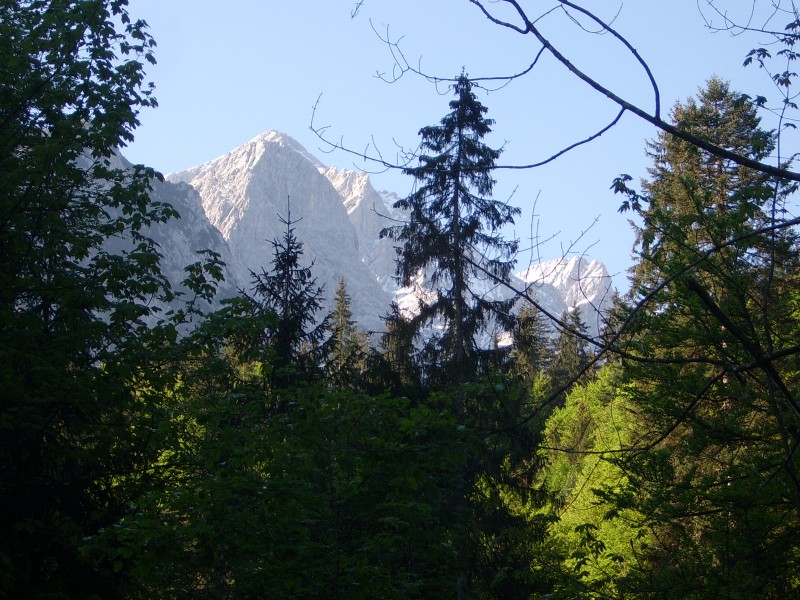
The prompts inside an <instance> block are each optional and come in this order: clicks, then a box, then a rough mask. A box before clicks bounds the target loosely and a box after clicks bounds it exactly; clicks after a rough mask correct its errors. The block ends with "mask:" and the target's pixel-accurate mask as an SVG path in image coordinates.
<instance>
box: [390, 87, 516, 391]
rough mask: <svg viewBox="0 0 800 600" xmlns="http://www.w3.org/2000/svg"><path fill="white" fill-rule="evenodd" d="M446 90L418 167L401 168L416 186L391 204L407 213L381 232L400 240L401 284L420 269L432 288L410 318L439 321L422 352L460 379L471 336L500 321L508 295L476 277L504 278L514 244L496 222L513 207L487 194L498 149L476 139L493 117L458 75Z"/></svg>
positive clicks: (444, 374)
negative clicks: (498, 296)
mask: <svg viewBox="0 0 800 600" xmlns="http://www.w3.org/2000/svg"><path fill="white" fill-rule="evenodd" d="M453 90H454V92H455V96H456V98H455V100H452V101H451V102H450V109H451V111H450V112H449V113H448V114H447V115H446V116H445V117H444V118H443V119H442V120H441V122H440V124H439V125H431V126H428V127H423V128H422V129H421V130H420V132H419V133H420V136H421V137H422V142H421V144H420V148H421V155H420V156H419V159H418V162H419V164H418V166H416V167H412V168H408V169H406V171H405V172H406V173H407V174H409V175H411V176H412V177H413V178H414V179H415V180H416V183H417V187H416V190H415V191H414V192H413V193H412V194H411V195H409V196H408V197H407V198H404V199H402V200H399V201H398V202H396V203H395V208H401V209H404V210H406V211H407V212H408V221H407V222H406V223H405V224H403V225H397V226H394V227H389V228H387V229H384V230H383V231H382V232H381V236H382V237H383V236H388V237H389V238H391V239H392V240H395V241H397V242H401V245H400V246H399V247H398V249H397V251H398V260H397V272H396V274H397V278H398V280H399V281H400V283H402V284H403V285H410V284H411V282H412V281H413V280H414V279H415V278H416V277H418V276H419V274H420V273H421V272H422V273H424V274H425V277H426V279H427V281H428V282H429V284H430V285H431V286H432V287H433V289H434V294H435V295H434V298H433V299H432V300H431V301H430V302H423V303H421V304H420V306H419V312H418V314H417V316H416V317H414V319H413V321H412V323H413V326H414V328H415V330H416V331H417V332H419V331H420V330H421V329H422V328H423V327H424V326H425V325H430V324H431V323H432V322H434V321H436V320H440V321H441V322H443V324H444V328H443V331H442V334H441V335H440V336H436V337H435V338H434V342H433V344H432V345H430V346H429V348H428V349H429V350H430V351H429V352H428V354H427V357H428V359H429V361H430V362H432V363H433V365H432V370H433V372H435V373H437V375H438V377H439V378H441V379H442V380H444V381H450V382H464V381H467V380H469V379H470V377H471V374H473V373H475V372H476V369H477V365H478V362H479V361H478V356H479V350H478V347H477V344H476V336H477V335H478V334H480V333H481V332H482V331H483V329H484V327H485V326H486V324H487V322H488V321H489V320H490V319H492V318H494V319H497V321H498V322H499V323H501V324H502V325H504V326H506V327H508V326H509V325H510V322H511V319H510V317H509V311H510V308H511V304H512V301H510V300H509V301H500V300H489V299H487V298H486V296H485V293H484V291H483V290H481V289H479V288H478V285H476V284H477V280H480V279H487V278H493V279H494V280H495V281H497V280H500V281H504V280H506V279H507V278H508V276H509V274H510V272H511V269H512V267H513V264H514V255H515V253H516V251H517V243H516V241H506V240H504V239H503V238H502V237H501V234H500V229H501V228H502V227H503V226H505V225H507V224H509V223H513V222H514V216H515V215H517V214H519V209H517V208H514V207H511V206H509V205H508V204H506V203H503V202H499V201H497V200H493V199H492V198H491V193H492V189H493V187H494V183H495V181H494V179H492V170H493V169H494V166H495V161H496V160H497V158H498V157H499V156H500V151H499V150H494V149H492V148H490V147H489V146H487V145H486V144H484V143H483V142H482V140H483V138H484V137H485V136H486V135H487V134H488V133H489V132H490V131H491V126H492V124H493V121H492V120H491V119H488V118H486V116H485V115H486V112H487V109H486V107H484V106H483V105H482V104H481V103H480V102H479V101H478V98H477V97H476V95H475V93H474V91H473V83H472V82H471V81H470V80H469V78H468V77H467V76H466V75H464V74H462V75H461V76H460V77H458V78H457V80H456V82H455V84H454V86H453Z"/></svg>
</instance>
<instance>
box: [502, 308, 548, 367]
mask: <svg viewBox="0 0 800 600" xmlns="http://www.w3.org/2000/svg"><path fill="white" fill-rule="evenodd" d="M548 334H549V332H548V330H547V326H546V325H545V324H544V322H543V321H542V316H541V313H540V312H539V311H538V310H537V309H536V308H534V307H532V306H527V305H526V306H523V307H522V308H521V309H520V311H519V313H518V314H517V319H516V323H515V326H514V348H513V350H512V351H511V359H512V361H513V363H512V370H513V371H514V373H515V374H516V375H518V376H519V377H522V378H523V379H526V380H529V381H530V380H532V379H533V378H534V377H535V376H536V375H537V374H538V373H542V372H544V371H546V370H547V368H548V366H549V365H550V360H551V356H550V355H551V354H552V350H553V349H552V344H551V342H550V337H549V335H548Z"/></svg>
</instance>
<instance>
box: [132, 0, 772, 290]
mask: <svg viewBox="0 0 800 600" xmlns="http://www.w3.org/2000/svg"><path fill="white" fill-rule="evenodd" d="M525 4H529V5H531V6H533V5H540V6H543V5H547V2H527V3H525ZM584 4H585V5H586V6H587V7H589V8H595V9H596V10H597V11H598V14H599V15H600V16H602V17H604V18H606V19H611V18H614V16H615V15H617V16H616V19H615V21H614V26H615V27H616V28H617V29H618V30H619V31H620V32H621V33H623V34H624V35H626V37H627V38H628V40H629V41H630V42H631V43H632V44H633V45H634V46H635V47H636V49H637V50H638V51H639V52H640V54H641V55H642V56H643V58H644V59H645V60H647V61H648V63H649V64H650V66H651V68H652V70H653V72H654V74H655V76H656V78H657V80H658V82H659V84H660V88H661V94H662V110H663V112H664V113H667V111H668V109H669V108H670V107H671V106H672V105H673V104H674V102H675V101H676V100H682V99H685V98H687V97H688V96H691V95H694V94H695V93H696V91H697V89H698V87H700V86H702V85H703V83H704V82H705V80H707V79H708V78H709V77H711V76H712V75H719V76H721V77H724V78H726V79H728V80H730V81H731V83H732V87H733V88H734V89H737V90H740V91H744V92H748V93H751V94H755V93H761V94H766V93H767V92H768V91H769V82H768V80H766V79H765V77H764V74H763V73H759V72H758V70H757V69H755V68H752V67H751V68H748V69H744V68H743V67H742V61H743V58H744V55H745V53H746V52H747V50H748V49H750V48H751V47H753V46H754V45H757V44H758V43H759V41H760V40H757V39H754V38H745V37H739V38H733V37H731V36H729V35H727V34H724V33H711V32H709V31H708V29H707V28H705V26H704V22H703V20H702V18H701V16H700V14H699V13H698V9H697V1H696V0H670V1H665V0H628V1H627V2H625V3H619V2H613V1H610V0H588V1H587V2H585V3H584ZM723 4H724V3H723ZM745 4H750V3H749V2H741V0H727V5H728V6H729V7H733V8H732V10H742V9H743V8H744V7H743V6H742V5H745ZM355 5H356V2H355V0H291V1H287V0H231V1H230V2H225V3H222V2H219V1H214V0H131V7H130V9H131V12H132V13H133V14H134V16H136V17H138V18H143V19H144V20H146V21H147V22H148V23H149V24H150V28H151V33H152V34H153V36H154V37H155V39H156V41H157V43H158V48H157V53H156V57H157V59H158V65H157V66H155V67H152V68H150V70H149V77H150V79H151V80H152V81H154V82H155V84H156V88H157V97H158V100H159V104H160V106H159V107H158V108H157V109H155V110H149V111H147V112H145V113H143V114H142V115H141V122H142V125H141V127H140V128H139V129H138V130H137V133H136V141H135V142H134V143H133V144H132V145H131V146H130V147H128V148H126V149H125V150H124V154H125V155H126V156H127V157H128V158H129V159H130V160H133V161H134V162H143V163H146V164H148V165H150V166H153V167H155V168H157V169H159V170H161V171H162V172H164V173H168V172H172V171H177V170H180V169H183V168H186V167H189V166H192V165H195V164H198V163H201V162H205V161H207V160H210V159H213V158H215V157H217V156H219V155H221V154H224V153H225V152H227V151H229V150H231V149H233V148H235V147H236V146H238V145H240V144H242V143H244V142H246V141H247V140H249V139H251V138H252V137H254V136H256V135H257V134H259V133H261V132H262V131H265V130H267V129H276V130H279V131H283V132H285V133H287V134H289V135H291V136H292V137H294V138H295V139H297V140H298V141H299V142H300V143H301V144H303V145H304V146H305V147H306V148H307V149H308V150H309V151H310V152H312V153H313V154H315V155H317V156H318V157H319V158H320V160H321V161H322V162H324V163H326V164H328V165H336V166H339V167H344V168H359V167H366V168H370V166H369V165H365V164H364V163H359V162H358V161H354V158H353V157H351V156H348V155H345V154H343V153H340V152H336V153H331V154H326V153H325V152H324V151H323V150H322V148H324V144H322V143H321V142H320V140H319V139H318V138H317V137H316V136H315V134H314V133H313V132H312V131H310V129H309V125H310V123H311V118H312V106H313V105H314V104H315V102H317V99H318V98H319V105H318V111H317V117H316V120H317V121H316V122H317V124H318V125H328V126H330V128H329V130H328V135H329V136H330V137H331V138H332V139H336V140H339V139H342V140H343V141H344V143H345V145H348V146H351V147H353V148H356V149H359V150H361V149H364V148H366V147H367V146H368V145H370V146H371V145H372V144H373V142H374V143H376V144H377V146H378V147H379V148H380V150H381V151H382V152H383V154H384V156H386V157H388V158H394V156H395V152H396V150H395V149H396V144H401V145H403V146H405V147H413V146H415V145H416V143H417V141H418V135H417V132H418V131H419V129H420V128H421V127H423V126H425V125H429V124H434V123H436V122H438V120H439V119H440V118H441V117H442V116H443V115H444V114H445V113H446V112H447V110H448V108H447V103H448V102H449V100H450V96H449V95H442V94H441V93H440V92H442V91H446V90H439V91H437V89H436V87H435V86H433V85H432V84H430V83H428V82H426V81H424V80H422V79H420V78H418V77H416V76H413V75H407V76H405V77H403V78H402V79H401V80H400V81H398V82H396V83H393V84H388V83H384V82H383V81H381V80H380V79H378V78H377V77H375V74H376V73H377V72H385V73H388V74H391V72H392V68H393V60H392V57H391V55H390V52H389V49H388V47H387V46H386V45H385V44H384V43H382V42H381V41H380V39H379V38H378V36H377V35H376V33H375V31H374V30H373V28H374V29H375V30H378V31H379V32H381V33H383V34H385V33H386V31H387V27H388V31H389V34H390V35H391V36H393V37H394V38H397V37H402V45H401V47H402V49H403V51H404V52H405V56H406V58H407V59H408V60H409V61H410V62H412V63H413V64H414V65H421V66H422V68H423V69H424V70H425V71H427V72H430V73H432V74H436V75H442V76H454V75H457V74H458V73H460V72H461V70H462V68H463V69H465V70H466V72H467V73H468V74H469V75H470V76H472V77H483V76H489V75H501V74H508V73H512V72H515V71H518V70H521V69H522V68H524V67H525V66H527V64H528V63H529V62H530V61H531V60H532V57H533V55H534V53H535V51H536V49H537V48H536V46H535V44H534V43H533V40H530V39H527V38H522V37H521V36H519V35H518V34H515V33H512V32H510V31H508V30H504V29H501V28H498V27H497V26H494V25H492V24H490V23H489V22H488V21H487V20H486V19H485V18H484V17H483V16H482V14H481V13H480V12H479V11H478V9H477V8H476V7H474V6H473V5H471V4H470V3H469V2H468V1H467V0H402V1H400V0H366V1H365V2H364V4H363V7H362V8H361V11H360V13H359V15H358V16H357V17H356V18H351V10H352V9H353V8H354V7H355ZM618 11H619V13H618V14H617V12H618ZM540 24H541V25H542V27H543V29H544V30H545V31H546V32H548V34H549V35H551V36H552V40H553V42H554V43H555V44H556V45H557V46H558V47H560V48H561V49H562V51H563V52H565V53H566V54H567V55H569V56H570V57H571V59H573V61H574V62H575V63H576V64H577V65H578V66H580V67H581V68H582V69H585V70H586V71H588V72H589V73H590V74H592V75H594V76H595V77H597V78H599V79H600V80H601V81H602V82H603V83H604V84H605V85H606V86H608V87H610V88H612V89H614V90H616V91H618V93H619V94H620V95H622V96H624V97H625V98H626V99H629V100H631V101H634V102H637V103H640V104H641V105H643V107H646V108H648V109H649V108H652V92H651V90H650V88H649V86H648V82H647V80H646V78H645V76H644V73H643V72H642V70H641V69H639V68H638V67H637V66H636V65H635V64H634V63H633V62H632V60H631V59H630V57H629V56H626V55H625V54H624V53H621V52H620V51H619V46H618V44H614V43H613V40H612V39H611V38H610V36H607V35H605V36H598V35H593V34H590V33H585V32H584V31H582V30H581V29H580V28H578V27H576V26H575V24H574V23H572V22H570V21H568V20H567V19H565V18H564V17H563V14H560V13H559V14H553V15H551V16H550V17H547V18H546V19H544V20H543V21H542V22H541V23H540ZM479 98H480V100H481V101H482V102H483V103H484V104H485V105H486V106H487V107H488V108H489V116H490V117H491V118H494V119H495V121H496V126H495V130H494V132H493V134H492V135H491V137H490V138H488V139H487V142H488V143H489V144H490V145H491V146H493V147H498V146H501V145H503V144H505V151H504V153H503V155H502V157H501V161H500V162H501V163H504V164H505V163H508V164H519V163H530V162H535V161H538V160H541V159H543V158H546V157H547V156H549V155H550V154H552V153H553V152H556V151H558V150H559V149H560V148H562V147H564V146H566V145H569V144H571V143H573V142H575V141H577V140H579V139H582V138H583V137H585V136H587V135H589V134H591V133H592V132H593V131H594V130H596V129H598V128H600V127H602V126H603V125H604V124H605V123H607V122H608V121H610V120H611V119H612V118H613V117H614V115H615V114H616V112H617V110H618V109H617V107H616V106H615V105H613V104H611V103H610V102H609V101H607V100H605V99H604V98H602V97H600V96H599V95H598V94H597V93H596V92H594V91H592V90H591V89H589V88H588V87H587V86H586V85H585V84H583V83H581V82H579V81H577V80H576V79H575V78H574V77H572V76H571V75H569V74H568V73H566V71H565V70H564V68H563V67H561V66H560V65H558V64H556V62H555V61H554V60H553V59H552V58H551V57H549V56H544V57H543V58H542V59H541V61H540V64H539V65H538V66H537V67H536V69H535V70H534V71H533V72H532V73H531V74H530V75H528V76H527V77H526V78H525V79H524V80H522V81H518V82H516V83H512V84H510V85H508V86H507V87H505V88H503V89H501V90H498V91H493V92H491V93H482V92H481V93H480V94H479ZM765 124H766V125H769V123H765ZM655 135H656V131H655V130H654V129H653V128H652V127H651V126H649V125H647V124H646V123H643V122H641V121H639V120H638V119H637V118H636V117H634V116H632V115H626V116H625V117H624V118H623V121H622V123H621V124H620V126H619V127H617V128H616V129H615V130H614V131H612V132H609V133H607V134H605V135H604V136H603V137H602V138H601V139H599V140H597V141H595V142H592V143H591V144H589V145H586V146H583V147H582V148H580V149H578V150H575V151H572V152H571V153H569V154H568V155H566V156H564V157H562V158H560V159H558V160H557V161H556V162H554V163H552V164H550V165H548V166H546V167H541V168H538V169H534V170H529V171H512V170H501V171H498V172H497V175H496V178H497V180H498V184H497V187H496V190H495V192H496V193H495V197H496V198H497V199H506V198H509V197H510V198H511V202H512V203H513V204H516V205H517V206H520V207H521V208H522V209H523V216H522V217H521V218H520V219H519V220H518V222H517V227H516V230H515V233H516V235H517V236H518V237H520V238H521V239H522V246H523V247H526V246H529V245H530V244H529V243H528V241H527V239H528V238H529V237H530V232H531V231H532V230H534V231H537V232H538V236H539V237H540V239H547V238H552V239H551V240H550V241H548V242H547V243H545V244H543V245H541V247H540V249H539V250H538V253H537V254H538V255H540V256H541V258H542V259H548V258H555V257H558V256H559V255H561V254H562V253H564V252H566V251H567V250H568V249H569V251H570V252H572V253H575V252H577V253H586V254H587V255H588V256H590V257H592V258H598V259H600V260H602V261H604V262H605V263H606V265H607V267H608V268H609V271H610V272H611V273H612V274H613V275H615V281H616V282H617V285H618V286H619V287H622V288H624V287H626V285H625V275H624V272H625V269H627V267H628V266H629V265H630V254H631V247H632V243H633V233H632V231H631V228H630V226H629V225H628V223H627V221H626V218H627V217H625V216H621V215H619V214H618V213H617V212H616V209H617V207H618V206H619V200H620V198H618V197H615V196H614V195H613V194H612V193H611V192H610V191H609V186H610V185H611V181H612V179H613V178H614V177H615V176H617V175H618V174H620V173H630V174H631V175H633V176H634V177H635V178H639V177H641V176H644V175H645V170H646V168H647V166H648V160H647V159H646V157H645V156H644V146H645V141H646V140H647V139H651V138H653V137H654V136H655ZM370 151H371V149H370ZM373 182H374V184H375V186H376V187H377V188H378V189H389V190H391V191H395V192H397V193H398V194H401V195H403V194H405V193H407V192H408V191H409V189H410V185H411V180H410V179H409V178H408V177H405V176H403V175H401V174H399V173H396V172H395V173H384V174H376V175H375V176H374V177H373ZM512 192H513V197H512ZM537 197H538V201H537V200H536V199H537ZM587 230H588V231H587ZM583 232H585V233H583ZM534 259H535V257H534ZM527 260H528V256H527V255H523V256H522V257H521V264H519V268H524V267H525V266H526V265H525V263H526V262H527Z"/></svg>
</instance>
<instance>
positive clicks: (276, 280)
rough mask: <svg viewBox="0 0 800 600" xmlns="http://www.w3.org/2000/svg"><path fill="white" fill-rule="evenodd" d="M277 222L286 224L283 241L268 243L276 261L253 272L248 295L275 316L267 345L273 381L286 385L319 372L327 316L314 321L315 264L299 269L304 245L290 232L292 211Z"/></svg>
mask: <svg viewBox="0 0 800 600" xmlns="http://www.w3.org/2000/svg"><path fill="white" fill-rule="evenodd" d="M280 221H281V223H283V224H284V225H285V226H286V230H285V231H284V234H283V239H282V240H278V239H275V240H273V241H272V246H273V250H274V253H275V254H274V258H273V259H272V269H271V271H270V272H269V273H267V272H266V271H265V270H264V269H262V270H261V273H254V272H251V275H252V278H253V281H252V294H248V295H247V297H248V298H249V300H250V301H251V303H252V304H253V306H254V307H255V308H256V310H258V311H265V310H269V311H272V312H274V314H275V317H276V320H275V325H274V327H272V328H268V330H267V331H265V336H266V339H265V340H264V341H265V344H266V345H267V346H269V347H270V348H271V349H272V350H273V352H274V359H273V365H272V382H273V385H275V386H276V387H278V388H280V387H285V386H286V385H287V384H288V383H289V382H290V381H294V380H295V379H296V378H297V377H298V376H302V377H306V376H312V375H314V374H315V373H318V372H319V369H320V366H321V364H322V362H323V358H324V356H325V354H326V352H327V347H328V340H327V339H326V333H327V331H328V321H329V316H327V315H326V316H325V317H323V318H322V319H319V320H318V317H317V314H318V313H319V311H321V310H322V292H323V290H322V287H321V286H317V280H316V278H315V277H313V275H312V271H311V268H312V267H313V265H314V263H313V261H312V262H311V265H310V266H308V267H305V266H303V265H302V262H301V261H302V257H303V243H302V242H301V241H300V240H298V239H297V237H296V236H295V234H294V225H295V224H296V223H297V222H298V221H293V220H292V218H291V211H289V214H288V216H287V217H286V218H285V219H284V218H283V217H280Z"/></svg>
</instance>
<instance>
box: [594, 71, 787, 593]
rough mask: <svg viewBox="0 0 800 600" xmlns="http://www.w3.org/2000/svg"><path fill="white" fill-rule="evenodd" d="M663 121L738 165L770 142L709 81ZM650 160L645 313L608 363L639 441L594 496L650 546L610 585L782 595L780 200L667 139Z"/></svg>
mask: <svg viewBox="0 0 800 600" xmlns="http://www.w3.org/2000/svg"><path fill="white" fill-rule="evenodd" d="M673 118H674V119H675V124H676V126H679V127H683V128H687V129H688V130H690V131H692V132H693V133H695V134H697V135H701V136H703V137H708V138H709V139H712V140H713V141H714V143H715V144H717V145H719V146H721V147H724V148H726V149H729V150H731V151H734V152H737V153H739V154H742V155H745V156H748V157H752V158H762V157H765V156H767V154H768V153H769V152H770V150H771V149H772V148H773V145H774V141H775V138H774V135H773V134H772V133H771V132H765V131H764V130H762V129H761V128H760V126H759V121H758V118H757V116H756V112H755V108H754V106H753V105H752V103H751V101H750V100H749V99H748V98H746V97H744V96H742V95H740V94H736V93H734V92H732V91H731V90H729V88H728V86H727V84H725V83H724V82H721V81H719V80H716V79H712V80H711V81H710V82H709V83H708V85H707V86H706V88H705V89H703V90H702V91H701V93H700V95H699V97H698V99H697V100H690V101H688V102H686V103H683V104H680V105H678V106H677V107H676V108H675V110H674V111H673ZM651 149H652V150H653V159H654V167H653V169H652V170H651V178H650V179H649V180H648V181H646V182H645V185H644V188H645V190H646V194H645V196H644V197H643V200H644V202H645V204H646V208H645V209H644V210H643V214H644V216H645V221H644V225H643V227H642V229H641V230H640V232H639V240H638V247H637V249H638V250H639V254H640V262H639V264H638V265H636V267H635V269H634V271H633V278H634V283H635V284H636V287H635V288H634V290H633V291H632V294H633V296H634V300H637V301H638V300H639V299H641V298H642V297H643V296H644V295H645V294H648V296H647V297H648V299H649V301H648V302H646V303H645V304H643V305H639V306H636V304H634V303H632V302H629V303H628V308H629V311H630V310H634V311H635V312H633V313H630V312H629V313H628V323H629V330H628V332H629V333H630V334H632V335H631V336H630V337H629V338H628V339H626V340H625V342H626V345H625V347H626V352H627V354H628V358H626V359H624V360H623V364H624V366H625V369H624V376H625V380H626V381H625V382H624V385H626V386H627V389H628V390H629V391H630V393H631V400H632V402H633V410H634V411H635V412H636V414H637V415H638V419H639V427H638V429H639V432H640V433H639V435H640V439H639V441H638V442H637V443H636V446H637V451H636V452H632V453H631V454H630V455H627V456H622V457H619V458H618V459H617V460H618V462H619V463H620V464H621V466H622V467H623V468H624V470H625V472H626V475H627V477H628V481H629V482H630V483H631V487H630V488H628V489H627V490H613V488H612V487H611V486H609V487H608V489H606V490H605V493H606V498H613V501H614V503H615V505H616V507H617V509H624V508H633V509H635V510H637V511H638V512H639V514H640V515H641V519H640V521H639V523H638V525H639V526H641V527H642V528H643V529H646V530H647V531H650V532H652V533H653V540H654V541H653V543H652V545H651V546H650V548H649V550H648V552H647V554H646V555H642V556H640V557H638V560H639V562H638V563H637V564H636V566H635V568H633V569H631V571H630V572H629V575H628V577H627V578H626V579H625V580H624V581H623V582H621V583H622V585H623V586H624V587H625V588H627V589H628V590H630V591H631V593H632V594H633V595H638V594H640V593H641V592H642V590H644V589H647V590H648V592H649V593H650V594H656V595H659V596H660V597H681V598H689V597H710V596H715V597H730V596H736V597H739V598H779V597H790V596H793V595H797V593H798V588H799V586H798V582H797V578H796V576H795V573H797V569H798V559H797V557H798V556H800V546H798V543H797V539H798V532H799V531H800V477H798V473H799V472H800V471H798V469H800V458H799V457H798V453H797V452H796V449H797V447H798V445H800V435H798V431H799V430H800V427H799V424H800V404H798V398H797V380H798V372H800V364H798V361H797V358H796V357H797V351H798V347H797V343H796V337H795V333H794V332H796V331H797V324H796V322H795V321H794V319H793V317H794V315H796V308H795V307H796V306H797V298H798V291H797V274H798V264H797V258H796V256H797V241H796V236H795V234H794V233H792V231H791V230H790V229H787V228H786V226H785V223H784V222H783V221H784V219H785V216H784V215H783V213H782V212H781V210H780V208H781V202H782V201H783V196H784V194H785V193H786V192H787V191H788V189H787V188H786V187H785V186H784V184H783V182H781V181H776V180H770V179H767V178H766V177H765V176H764V175H763V174H761V173H758V172H753V171H749V170H747V169H745V168H743V167H741V166H739V165H738V164H735V163H733V162H731V161H727V160H723V159H719V158H716V157H712V156H711V155H709V154H708V153H706V152H705V151H703V150H699V149H697V148H696V147H693V146H691V145H689V144H687V143H686V142H683V141H680V140H678V139H676V138H670V137H667V136H660V137H659V139H658V141H657V142H656V143H655V144H653V145H651ZM765 226H767V227H766V228H765ZM634 306H636V308H633V307H634ZM635 357H641V358H639V359H635ZM609 514H615V513H614V512H611V513H609Z"/></svg>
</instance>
